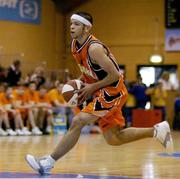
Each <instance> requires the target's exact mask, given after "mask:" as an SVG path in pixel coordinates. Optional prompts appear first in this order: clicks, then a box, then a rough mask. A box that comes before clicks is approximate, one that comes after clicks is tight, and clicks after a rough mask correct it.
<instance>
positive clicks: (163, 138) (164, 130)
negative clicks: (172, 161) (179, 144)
mask: <svg viewBox="0 0 180 179" xmlns="http://www.w3.org/2000/svg"><path fill="white" fill-rule="evenodd" d="M154 137H155V138H157V139H158V140H159V141H160V143H161V144H162V145H163V146H164V147H165V148H166V149H170V148H171V149H173V139H172V136H171V130H170V127H169V124H168V122H167V121H163V122H161V123H158V124H156V125H155V126H154Z"/></svg>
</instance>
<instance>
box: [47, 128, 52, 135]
mask: <svg viewBox="0 0 180 179" xmlns="http://www.w3.org/2000/svg"><path fill="white" fill-rule="evenodd" d="M51 130H52V127H51V126H47V127H46V133H47V134H50V133H51Z"/></svg>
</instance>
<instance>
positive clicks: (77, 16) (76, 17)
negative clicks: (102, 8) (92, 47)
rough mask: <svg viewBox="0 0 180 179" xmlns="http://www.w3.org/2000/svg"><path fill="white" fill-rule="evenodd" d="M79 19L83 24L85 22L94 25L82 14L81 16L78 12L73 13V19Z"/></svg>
mask: <svg viewBox="0 0 180 179" xmlns="http://www.w3.org/2000/svg"><path fill="white" fill-rule="evenodd" d="M72 19H73V20H77V21H79V22H81V23H82V24H84V25H87V26H90V27H91V26H92V24H91V23H90V22H89V21H88V20H87V19H85V18H84V17H82V16H80V15H77V14H73V15H72V16H71V20H72Z"/></svg>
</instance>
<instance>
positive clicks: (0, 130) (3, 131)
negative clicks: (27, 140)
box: [0, 128, 8, 136]
mask: <svg viewBox="0 0 180 179" xmlns="http://www.w3.org/2000/svg"><path fill="white" fill-rule="evenodd" d="M7 135H8V133H7V132H6V131H5V130H3V129H2V128H0V136H7Z"/></svg>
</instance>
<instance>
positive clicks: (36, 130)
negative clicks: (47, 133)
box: [32, 127, 42, 135]
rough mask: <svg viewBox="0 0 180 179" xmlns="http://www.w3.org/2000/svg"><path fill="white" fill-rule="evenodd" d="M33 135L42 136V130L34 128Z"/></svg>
mask: <svg viewBox="0 0 180 179" xmlns="http://www.w3.org/2000/svg"><path fill="white" fill-rule="evenodd" d="M32 134H34V135H42V132H41V131H40V129H39V128H38V127H34V128H33V129H32Z"/></svg>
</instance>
